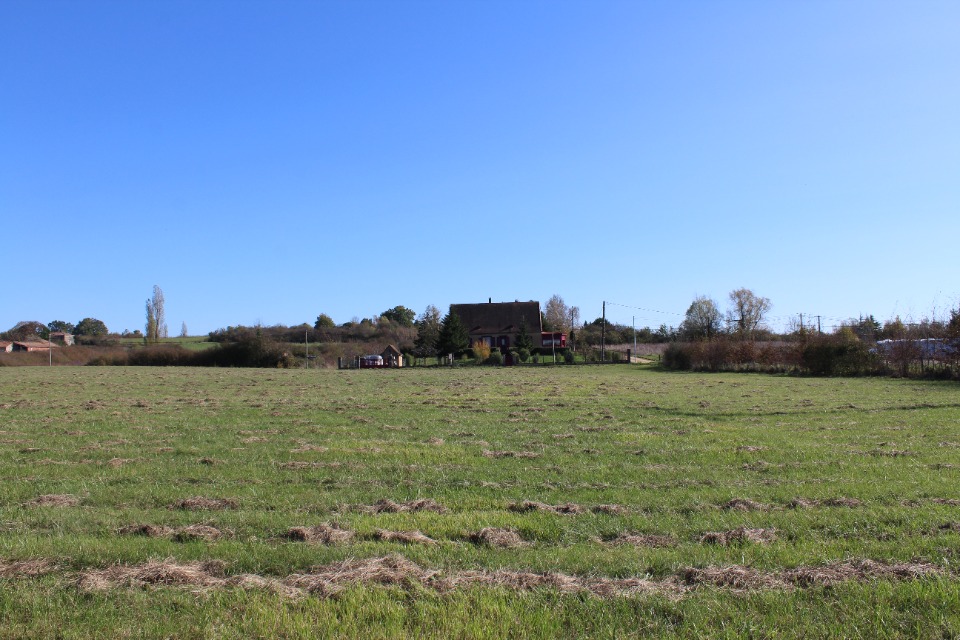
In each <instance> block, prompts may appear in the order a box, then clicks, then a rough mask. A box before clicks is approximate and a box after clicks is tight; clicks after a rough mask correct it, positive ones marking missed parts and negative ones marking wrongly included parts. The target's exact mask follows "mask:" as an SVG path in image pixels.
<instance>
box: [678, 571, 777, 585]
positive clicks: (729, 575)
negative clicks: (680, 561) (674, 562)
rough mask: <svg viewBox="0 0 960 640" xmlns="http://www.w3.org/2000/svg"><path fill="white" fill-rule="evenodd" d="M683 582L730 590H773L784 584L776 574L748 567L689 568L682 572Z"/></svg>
mask: <svg viewBox="0 0 960 640" xmlns="http://www.w3.org/2000/svg"><path fill="white" fill-rule="evenodd" d="M681 575H682V578H683V581H684V582H685V583H687V584H689V585H701V584H706V585H713V586H715V587H725V588H729V589H737V590H744V589H772V588H775V587H781V586H782V584H783V583H782V582H781V581H780V580H779V579H777V577H776V576H775V575H774V574H770V573H762V572H760V571H757V570H755V569H750V568H748V567H738V566H730V567H706V568H704V569H696V568H693V567H691V568H688V569H684V570H683V572H682V574H681Z"/></svg>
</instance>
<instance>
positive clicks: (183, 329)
mask: <svg viewBox="0 0 960 640" xmlns="http://www.w3.org/2000/svg"><path fill="white" fill-rule="evenodd" d="M189 335H190V334H189V333H187V323H186V321H184V323H183V326H181V327H180V337H181V338H187V337H189Z"/></svg>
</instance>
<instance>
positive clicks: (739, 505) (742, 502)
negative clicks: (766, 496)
mask: <svg viewBox="0 0 960 640" xmlns="http://www.w3.org/2000/svg"><path fill="white" fill-rule="evenodd" d="M721 508H722V509H724V510H726V511H767V510H769V509H770V505H766V504H763V503H762V502H757V501H755V500H750V499H749V498H734V499H732V500H730V501H729V502H725V503H724V504H723V505H721Z"/></svg>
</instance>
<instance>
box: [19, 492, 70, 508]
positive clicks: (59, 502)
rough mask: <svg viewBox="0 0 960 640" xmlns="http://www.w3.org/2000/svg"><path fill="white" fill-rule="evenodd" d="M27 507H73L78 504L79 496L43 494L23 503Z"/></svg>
mask: <svg viewBox="0 0 960 640" xmlns="http://www.w3.org/2000/svg"><path fill="white" fill-rule="evenodd" d="M23 504H24V506H27V507H75V506H77V505H78V504H80V498H78V497H76V496H71V495H57V494H51V495H45V496H38V497H36V498H34V499H33V500H27V501H26V502H24V503H23Z"/></svg>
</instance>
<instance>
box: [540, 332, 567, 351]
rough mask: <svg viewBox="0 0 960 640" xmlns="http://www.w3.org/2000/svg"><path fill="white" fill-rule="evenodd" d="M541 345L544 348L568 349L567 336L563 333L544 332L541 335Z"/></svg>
mask: <svg viewBox="0 0 960 640" xmlns="http://www.w3.org/2000/svg"><path fill="white" fill-rule="evenodd" d="M540 344H541V346H544V347H558V348H562V347H566V346H567V334H565V333H563V332H561V331H543V332H541V333H540Z"/></svg>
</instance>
